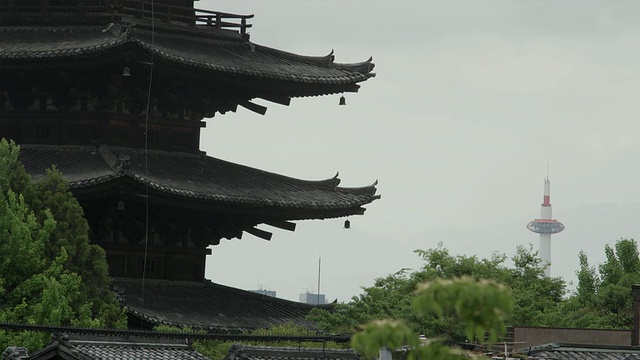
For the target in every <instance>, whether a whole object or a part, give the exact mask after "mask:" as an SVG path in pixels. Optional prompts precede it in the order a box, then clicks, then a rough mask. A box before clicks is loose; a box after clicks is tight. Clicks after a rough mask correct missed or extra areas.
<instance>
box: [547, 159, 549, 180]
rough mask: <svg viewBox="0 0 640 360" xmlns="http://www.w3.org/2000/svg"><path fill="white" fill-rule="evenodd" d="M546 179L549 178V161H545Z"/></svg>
mask: <svg viewBox="0 0 640 360" xmlns="http://www.w3.org/2000/svg"><path fill="white" fill-rule="evenodd" d="M547 180H549V162H548V161H547Z"/></svg>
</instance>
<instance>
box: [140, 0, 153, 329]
mask: <svg viewBox="0 0 640 360" xmlns="http://www.w3.org/2000/svg"><path fill="white" fill-rule="evenodd" d="M155 35H156V22H155V11H154V0H151V65H150V66H151V69H150V71H149V90H148V91H147V114H146V116H145V121H144V177H145V179H148V178H149V113H150V112H151V85H152V84H153V46H154V43H155ZM144 195H145V196H144V211H145V221H144V258H143V260H142V312H143V313H144V305H145V304H144V300H145V299H144V287H145V278H146V273H147V254H148V249H149V184H145V188H144ZM142 326H143V322H142V321H141V322H140V327H141V328H142Z"/></svg>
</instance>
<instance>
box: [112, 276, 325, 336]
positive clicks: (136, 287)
mask: <svg viewBox="0 0 640 360" xmlns="http://www.w3.org/2000/svg"><path fill="white" fill-rule="evenodd" d="M113 284H114V288H115V289H117V292H118V293H119V297H120V298H121V301H122V303H123V305H124V306H125V307H126V309H127V312H128V313H129V314H131V315H133V316H135V317H137V318H138V319H140V320H142V321H143V323H146V324H148V325H171V326H179V327H182V326H188V327H191V328H194V329H207V330H212V331H226V332H238V331H244V330H252V329H266V328H269V327H271V326H273V325H286V324H293V325H297V326H301V327H304V328H308V329H315V328H316V327H317V325H316V324H315V323H314V322H312V321H309V320H306V318H305V317H306V316H307V315H308V314H309V312H310V311H311V309H313V308H314V307H317V306H314V305H308V304H304V303H299V302H295V301H289V300H285V299H280V298H275V297H270V296H266V295H262V294H258V293H254V292H251V291H247V290H242V289H238V288H233V287H229V286H224V285H220V284H216V283H213V282H209V281H205V282H191V281H168V280H148V279H147V280H146V281H145V283H144V290H143V286H142V280H140V279H125V278H115V279H113ZM142 291H144V299H145V301H144V303H143V301H142V296H143V295H142ZM320 307H321V308H325V309H330V308H331V305H320Z"/></svg>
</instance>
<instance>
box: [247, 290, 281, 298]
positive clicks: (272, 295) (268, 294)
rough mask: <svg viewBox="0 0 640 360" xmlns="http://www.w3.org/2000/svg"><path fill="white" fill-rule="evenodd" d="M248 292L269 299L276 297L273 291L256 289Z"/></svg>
mask: <svg viewBox="0 0 640 360" xmlns="http://www.w3.org/2000/svg"><path fill="white" fill-rule="evenodd" d="M249 291H251V292H253V293H256V294H261V295H266V296H271V297H277V296H276V292H275V290H264V289H258V290H249Z"/></svg>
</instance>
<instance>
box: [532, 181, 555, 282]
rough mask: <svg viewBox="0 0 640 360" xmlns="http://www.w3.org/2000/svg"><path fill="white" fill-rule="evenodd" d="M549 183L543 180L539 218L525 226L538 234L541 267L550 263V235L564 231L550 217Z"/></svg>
mask: <svg viewBox="0 0 640 360" xmlns="http://www.w3.org/2000/svg"><path fill="white" fill-rule="evenodd" d="M550 189H551V183H550V182H549V178H548V177H547V178H546V179H544V197H543V201H542V205H541V207H540V218H539V219H535V220H533V221H531V222H529V223H528V224H527V229H529V230H531V231H533V232H534V233H536V234H540V258H541V259H542V262H543V265H547V264H550V263H551V234H557V233H559V232H561V231H562V230H564V225H563V224H562V223H561V222H559V221H558V220H555V219H552V215H551V196H550V192H551V191H550ZM544 274H545V276H547V277H548V276H550V275H551V267H550V266H547V267H546V268H545V270H544Z"/></svg>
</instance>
